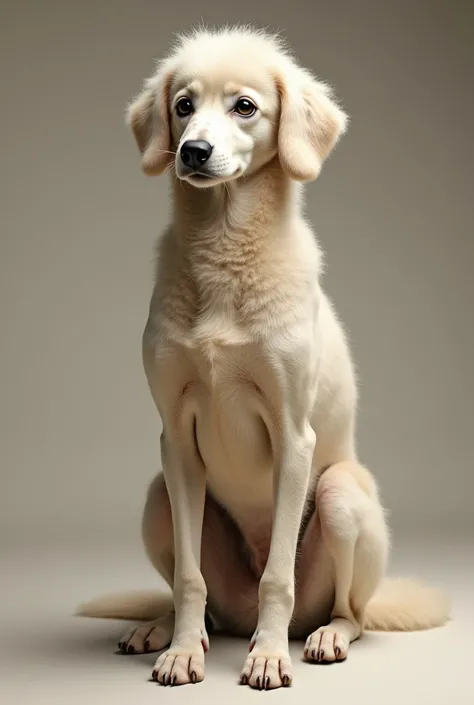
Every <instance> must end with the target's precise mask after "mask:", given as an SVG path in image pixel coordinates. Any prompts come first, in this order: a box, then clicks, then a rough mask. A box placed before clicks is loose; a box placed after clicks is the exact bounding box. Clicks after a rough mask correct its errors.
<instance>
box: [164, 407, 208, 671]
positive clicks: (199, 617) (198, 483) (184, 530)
mask: <svg viewBox="0 0 474 705" xmlns="http://www.w3.org/2000/svg"><path fill="white" fill-rule="evenodd" d="M192 424H193V421H192V419H189V423H188V424H180V428H175V427H173V425H171V424H170V426H171V428H170V429H165V432H164V434H163V436H162V442H161V447H162V463H163V472H164V476H165V480H166V486H167V490H168V494H169V498H170V504H171V511H172V516H173V534H174V565H175V568H174V582H173V597H174V604H175V627H174V635H173V639H172V642H171V645H170V647H169V649H168V650H167V651H165V652H164V653H163V654H161V656H159V658H158V660H157V662H156V664H155V667H154V670H153V678H154V679H155V680H157V681H158V682H159V683H161V684H163V685H182V684H184V683H196V682H197V681H201V680H202V679H203V678H204V653H205V652H206V651H207V650H208V648H209V641H208V637H207V633H206V629H205V626H204V613H205V605H206V585H205V582H204V578H203V576H202V574H201V570H200V556H201V536H202V522H203V514H204V503H205V495H206V480H205V472H204V467H203V465H202V461H201V460H200V458H199V455H198V452H197V449H196V447H195V441H194V432H193V426H192Z"/></svg>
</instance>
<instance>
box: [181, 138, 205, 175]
mask: <svg viewBox="0 0 474 705" xmlns="http://www.w3.org/2000/svg"><path fill="white" fill-rule="evenodd" d="M211 154H212V145H210V144H209V142H205V141H204V140H188V141H187V142H185V143H184V144H183V146H182V147H181V150H180V155H181V159H182V161H183V164H185V165H186V166H189V167H190V168H191V169H195V170H196V171H198V170H199V169H200V168H201V167H202V165H203V164H205V163H206V162H207V160H208V159H209V157H210V156H211Z"/></svg>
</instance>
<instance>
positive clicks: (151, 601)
mask: <svg viewBox="0 0 474 705" xmlns="http://www.w3.org/2000/svg"><path fill="white" fill-rule="evenodd" d="M172 609H173V598H172V596H171V593H169V594H166V593H159V592H156V591H152V590H148V591H146V590H141V591H140V590H135V591H132V592H125V593H118V594H116V595H104V596H103V597H98V598H96V599H95V600H91V601H90V602H86V603H84V604H83V605H79V607H78V608H77V610H76V616H77V617H95V618H97V619H130V620H133V621H136V622H151V621H152V620H154V619H158V618H159V617H163V616H164V615H166V614H169V612H171V610H172Z"/></svg>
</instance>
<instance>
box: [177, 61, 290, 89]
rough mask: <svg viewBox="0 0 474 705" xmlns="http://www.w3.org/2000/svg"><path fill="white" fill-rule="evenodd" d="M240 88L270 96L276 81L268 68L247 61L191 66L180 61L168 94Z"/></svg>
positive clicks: (207, 62) (205, 63) (194, 64)
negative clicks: (186, 90) (184, 91)
mask: <svg viewBox="0 0 474 705" xmlns="http://www.w3.org/2000/svg"><path fill="white" fill-rule="evenodd" d="M243 87H246V88H252V89H253V90H255V91H257V92H258V93H261V94H263V95H273V94H274V93H275V92H276V83H275V79H274V76H273V73H272V71H271V69H269V68H267V67H266V66H258V65H253V66H252V65H251V62H248V61H240V60H239V61H235V60H234V62H232V63H231V62H228V61H219V56H216V57H215V58H214V61H212V62H211V61H203V60H202V59H201V60H200V61H195V62H193V63H192V65H189V64H187V63H182V64H181V65H179V66H178V67H177V68H176V70H175V72H174V77H173V81H172V89H171V92H172V93H177V92H178V91H180V90H183V89H191V90H193V91H194V92H196V93H200V92H204V93H208V92H209V93H213V94H221V95H232V94H233V93H237V92H239V90H241V89H242V88H243Z"/></svg>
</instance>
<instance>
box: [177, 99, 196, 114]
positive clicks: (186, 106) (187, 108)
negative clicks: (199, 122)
mask: <svg viewBox="0 0 474 705" xmlns="http://www.w3.org/2000/svg"><path fill="white" fill-rule="evenodd" d="M193 110H194V108H193V104H192V103H191V101H190V100H189V98H186V97H183V98H180V99H179V100H178V102H177V103H176V113H177V115H178V117H187V116H188V115H191V113H192V112H193Z"/></svg>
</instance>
